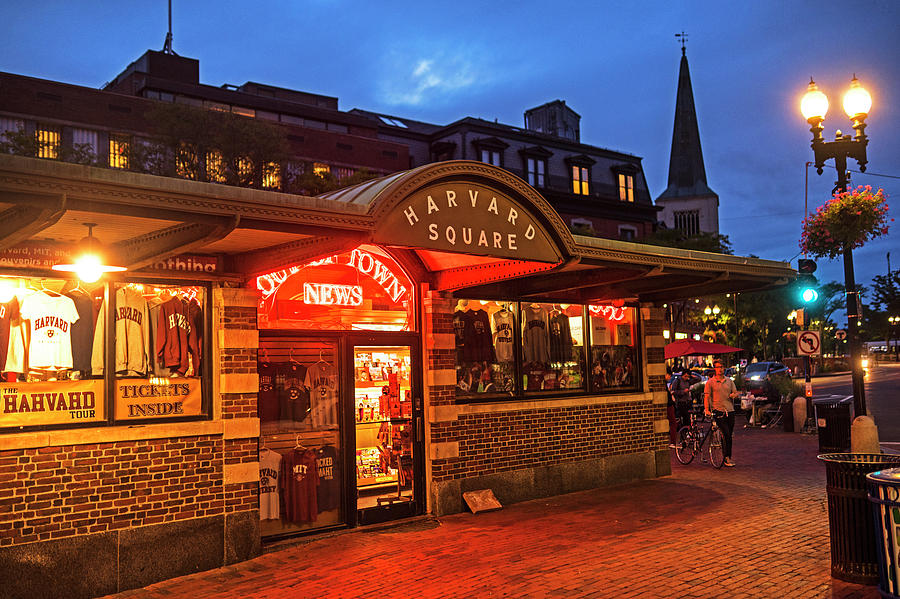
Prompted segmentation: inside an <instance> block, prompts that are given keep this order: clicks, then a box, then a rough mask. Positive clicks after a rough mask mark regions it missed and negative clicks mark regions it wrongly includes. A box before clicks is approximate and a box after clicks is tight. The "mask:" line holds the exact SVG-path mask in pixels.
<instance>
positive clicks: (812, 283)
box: [797, 274, 819, 304]
mask: <svg viewBox="0 0 900 599" xmlns="http://www.w3.org/2000/svg"><path fill="white" fill-rule="evenodd" d="M797 281H798V282H799V283H800V301H802V302H803V303H804V304H813V303H815V302H816V301H817V300H818V299H819V290H818V289H817V287H818V282H817V281H816V278H815V277H814V276H812V275H810V274H801V275H800V276H799V277H797Z"/></svg>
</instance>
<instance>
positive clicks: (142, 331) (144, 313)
mask: <svg viewBox="0 0 900 599" xmlns="http://www.w3.org/2000/svg"><path fill="white" fill-rule="evenodd" d="M106 312H107V310H106V302H103V305H101V306H100V312H99V314H98V316H97V326H96V328H95V329H94V352H93V356H92V358H91V366H92V370H93V372H94V374H95V375H102V374H103V362H104V355H103V354H104V353H105V352H106ZM115 318H116V372H117V373H118V374H124V375H126V376H146V374H147V371H148V370H149V368H150V314H149V312H148V310H147V300H146V299H144V295H143V294H142V293H141V292H140V291H138V290H137V289H134V288H132V287H128V286H125V287H120V288H119V289H118V290H117V291H116V315H115Z"/></svg>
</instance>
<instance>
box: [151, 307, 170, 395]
mask: <svg viewBox="0 0 900 599" xmlns="http://www.w3.org/2000/svg"><path fill="white" fill-rule="evenodd" d="M166 301H167V300H164V299H162V298H151V299H149V300H147V306H148V308H149V309H148V312H147V313H148V314H149V315H150V326H152V327H155V326H156V325H157V323H159V311H160V309H161V308H162V305H163V304H164V303H165V302H166ZM157 343H158V341H157V338H156V335H155V334H152V333H151V335H150V347H149V349H148V352H147V353H148V355H149V356H150V373H151V374H152V375H153V376H158V377H160V378H165V377H168V376H170V375H171V374H172V369H171V368H166V367H165V366H163V364H162V362H160V361H159V360H158V359H157V358H156V356H157V355H158V353H159V348H158V347H157V346H156V344H157Z"/></svg>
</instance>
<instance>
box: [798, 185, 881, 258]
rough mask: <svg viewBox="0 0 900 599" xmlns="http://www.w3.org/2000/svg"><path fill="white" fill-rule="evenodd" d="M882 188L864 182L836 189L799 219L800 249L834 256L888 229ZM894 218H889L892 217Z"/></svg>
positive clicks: (812, 254)
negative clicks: (846, 189) (811, 211)
mask: <svg viewBox="0 0 900 599" xmlns="http://www.w3.org/2000/svg"><path fill="white" fill-rule="evenodd" d="M887 213H888V205H887V196H886V195H885V194H884V190H882V189H879V190H878V191H876V192H873V191H872V187H871V186H869V185H866V186H865V187H862V186H859V187H857V188H856V189H853V190H850V191H845V192H842V193H836V194H835V195H834V197H833V198H831V199H830V200H828V201H827V202H825V205H824V206H819V208H818V210H816V212H815V213H813V214H810V215H809V216H807V217H806V218H805V219H804V220H803V234H802V236H801V237H800V249H801V250H802V251H803V252H805V253H807V254H810V255H811V256H813V257H816V258H837V257H838V256H840V255H841V254H843V253H844V250H845V249H851V250H852V249H854V248H858V247H860V246H861V245H863V244H864V243H865V242H867V241H869V240H870V239H875V238H876V237H881V236H882V235H885V234H887V232H888V216H887ZM893 220H894V219H890V221H893Z"/></svg>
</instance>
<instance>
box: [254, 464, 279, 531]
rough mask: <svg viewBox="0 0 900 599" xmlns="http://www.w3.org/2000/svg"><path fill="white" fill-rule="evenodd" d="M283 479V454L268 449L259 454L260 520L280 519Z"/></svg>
mask: <svg viewBox="0 0 900 599" xmlns="http://www.w3.org/2000/svg"><path fill="white" fill-rule="evenodd" d="M280 478H281V454H279V453H277V452H275V451H272V450H271V449H268V448H265V447H264V448H263V449H261V450H260V452H259V519H260V520H277V519H278V518H280V517H281V516H280V514H279V505H278V504H279V503H280V500H281V497H280V495H279V486H278V481H279V479H280Z"/></svg>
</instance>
